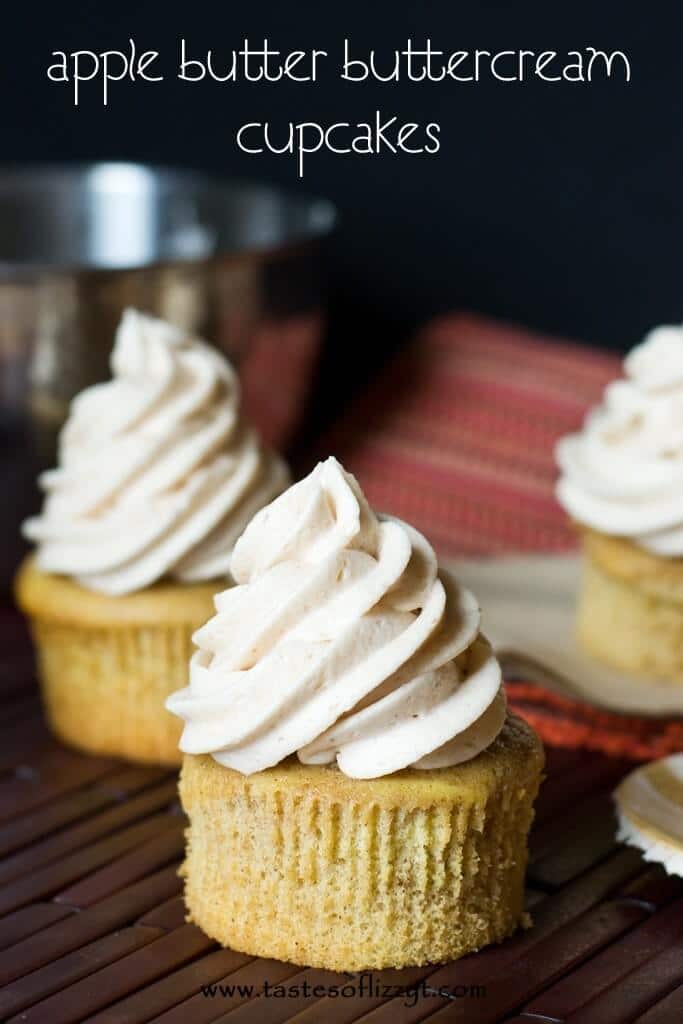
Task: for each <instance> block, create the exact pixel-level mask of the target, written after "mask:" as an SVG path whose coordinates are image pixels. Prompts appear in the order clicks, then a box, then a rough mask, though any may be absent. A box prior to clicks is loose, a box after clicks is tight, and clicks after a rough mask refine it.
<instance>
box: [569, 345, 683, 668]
mask: <svg viewBox="0 0 683 1024" xmlns="http://www.w3.org/2000/svg"><path fill="white" fill-rule="evenodd" d="M624 371H625V378H624V379H623V380H618V381H615V382H613V383H612V384H610V385H609V386H608V387H607V389H606V390H605V395H604V399H603V402H602V404H601V405H600V406H599V407H598V408H596V409H594V410H592V411H591V412H590V413H589V415H588V417H587V419H586V421H585V424H584V426H583V429H582V431H581V432H580V433H578V434H572V435H570V436H569V437H565V438H564V439H563V440H562V441H560V443H559V445H558V447H557V460H558V463H559V466H560V470H561V476H560V479H559V483H558V486H557V497H558V500H559V501H560V503H561V504H562V505H563V507H564V508H565V510H566V511H567V512H568V513H569V515H570V516H571V518H572V519H573V520H574V521H575V523H576V525H577V527H578V529H579V530H580V532H581V535H582V538H583V548H584V554H585V558H584V570H583V579H582V586H581V591H580V594H579V604H578V627H577V628H578V640H579V643H580V645H581V647H582V648H583V649H584V651H586V653H588V654H590V655H592V656H593V657H595V658H597V659H598V660H599V661H602V662H603V663H605V664H607V665H610V666H611V667H613V668H616V669H619V670H621V671H623V672H626V673H633V674H635V675H641V676H642V675H647V676H649V677H650V678H654V679H656V680H660V681H661V682H663V683H668V684H670V685H672V686H676V685H683V327H657V328H656V329H655V330H653V331H651V332H650V334H648V335H647V337H646V338H645V340H644V341H643V342H642V343H641V344H640V345H638V346H637V347H636V348H634V349H633V350H632V351H631V353H630V354H629V355H628V356H627V357H626V359H625V360H624Z"/></svg>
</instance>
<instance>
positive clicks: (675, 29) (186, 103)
mask: <svg viewBox="0 0 683 1024" xmlns="http://www.w3.org/2000/svg"><path fill="white" fill-rule="evenodd" d="M676 6H677V5H675V4H673V3H666V4H657V3H655V4H652V3H649V4H646V3H638V4H636V3H633V4H624V3H613V2H604V0H603V2H601V3H591V4H582V3H571V4H568V3H562V4H557V3H548V2H545V3H536V2H534V3H510V2H508V3H505V4H495V3H473V2H470V3H469V4H467V5H465V4H464V3H457V2H448V0H443V2H439V3H430V2H422V3H418V2H413V3H409V2H406V0H397V2H396V3H384V2H382V3H377V2H371V0H366V2H364V3H357V2H350V3H344V4H339V3H337V4H327V5H326V4H322V3H320V4H316V3H311V2H296V3H295V2H293V0H290V2H289V3H285V2H280V3H277V2H271V3H264V2H259V0H251V2H250V0H245V2H243V3H241V4H235V3H221V4H217V3H212V4H204V3H198V2H192V3H190V2H187V0H184V2H183V3H178V2H173V0H167V2H165V3H158V2H155V3H149V2H138V3H135V4H131V3H127V2H126V0H118V2H117V3H112V4H104V3H93V2H90V3H86V2H80V3H73V2H72V3H60V4H51V5H49V6H48V5H39V6H36V5H28V4H27V5H24V7H23V9H22V8H21V7H20V5H17V4H14V5H12V13H11V15H10V13H9V11H8V10H5V13H4V16H3V21H4V25H3V45H2V53H1V58H0V59H1V75H2V78H1V79H0V87H1V88H2V90H3V104H2V109H3V118H2V131H1V132H0V147H1V150H2V152H1V153H0V156H1V157H2V159H3V160H11V161H17V160H29V159H30V160H46V159H51V160H55V159H60V160H61V159H69V160H71V159H89V158H119V159H140V160H149V161H159V162H163V163H169V164H176V165H188V166H196V167H200V168H204V169H208V170H210V171H215V172H219V173H221V174H225V175H236V176H240V177H251V178H262V179H265V180H267V181H270V182H275V183H280V184H282V185H286V186H289V187H292V188H296V189H304V190H306V191H312V192H315V193H318V194H321V195H326V196H329V197H330V198H332V199H333V200H334V201H335V202H336V203H337V204H338V206H339V209H340V212H341V216H342V222H341V228H340V231H339V234H338V236H337V239H336V242H335V246H334V251H333V260H332V313H333V318H332V322H333V332H332V346H331V351H332V352H333V355H332V357H331V358H332V359H333V361H335V360H336V361H337V362H338V363H339V364H340V365H341V363H342V362H343V358H344V356H343V354H344V352H348V351H350V350H351V349H352V348H354V347H355V343H357V342H358V341H361V342H363V343H364V344H365V347H366V351H367V352H368V354H369V355H376V356H377V357H378V358H379V357H380V356H381V355H382V354H383V353H384V352H385V351H386V350H387V349H388V348H390V347H392V346H393V345H394V344H396V343H398V342H399V341H400V340H401V339H402V338H403V337H405V336H406V335H407V334H408V333H409V332H410V331H411V330H412V328H413V327H414V325H415V324H417V323H418V322H421V321H423V320H424V319H425V318H426V317H427V316H429V315H430V314H433V313H437V312H440V311H444V310H450V309H454V308H466V309H475V310H481V311H485V312H488V313H491V314H493V315H495V316H497V317H501V318H505V319H510V320H514V321H517V322H520V323H524V324H527V325H530V326H533V327H538V328H541V329H543V330H545V331H549V332H552V333H557V334H561V335H565V336H569V337H574V338H577V339H579V340H582V341H585V342H589V343H593V344H601V345H609V346H618V347H627V346H629V345H631V344H633V343H634V342H635V341H637V340H638V339H639V338H640V337H641V336H642V334H643V333H644V331H645V330H646V329H647V328H648V327H649V326H650V325H652V324H653V323H655V322H661V321H672V320H681V319H683V298H682V290H681V258H680V254H681V250H682V248H683V192H682V187H681V186H682V181H681V170H682V164H683V144H682V141H681V128H680V124H681V109H680V107H681V103H680V99H681V81H680V78H681V68H680V57H679V54H680V47H681V34H680V26H679V23H678V22H679V19H678V18H676V17H675V16H674V12H675V9H676ZM129 35H132V36H134V37H135V40H136V43H137V44H138V48H139V49H145V48H150V49H157V50H159V51H161V54H162V62H161V67H162V69H163V70H164V71H165V72H166V73H167V76H168V77H167V80H166V81H164V82H163V83H161V84H158V85H150V86H144V85H142V86H131V85H125V84H123V83H121V84H119V85H118V86H114V88H113V91H112V94H111V99H110V105H109V106H108V108H106V109H105V108H103V106H102V104H101V96H100V94H99V91H98V90H96V89H95V88H92V89H87V87H86V89H85V90H84V93H83V100H82V103H81V106H80V107H79V108H78V109H75V108H74V107H73V105H72V97H71V93H70V91H69V89H68V87H66V86H56V85H52V84H50V83H49V82H48V80H47V77H46V73H45V72H46V68H47V66H48V64H49V63H51V58H50V53H51V51H52V50H54V49H63V50H73V49H78V48H87V49H93V50H100V49H106V48H108V47H111V48H117V49H118V48H124V47H125V43H126V40H127V38H128V36H129ZM245 35H246V36H248V37H249V38H250V40H251V41H253V42H256V41H257V40H262V39H263V37H264V35H267V36H268V38H269V40H270V42H271V43H272V45H276V46H279V47H280V48H281V49H283V50H284V49H289V48H302V49H307V48H309V47H313V46H317V47H320V48H323V49H327V50H328V51H330V54H331V58H330V59H329V61H328V62H326V67H327V71H326V72H325V73H324V74H323V78H322V81H320V82H319V83H317V84H316V85H294V84H289V83H285V84H279V85H277V86H274V85H268V84H266V85H254V84H250V85H246V86H245V85H241V86H235V85H224V86H221V85H217V84H215V83H202V84H199V85H194V86H190V85H188V84H182V83H178V82H176V81H174V80H173V75H174V69H175V62H176V55H177V53H178V51H179V39H180V37H181V36H185V37H186V39H187V40H188V43H189V46H190V48H192V49H195V50H197V51H198V53H199V52H202V51H204V52H205V51H206V49H208V48H209V47H212V48H213V49H214V50H215V51H216V53H217V54H220V52H221V50H222V49H223V50H227V49H230V48H231V47H233V46H235V47H239V45H240V44H241V42H242V40H243V38H244V36H245ZM344 36H347V37H349V38H350V40H351V42H352V44H353V45H354V46H355V47H356V48H357V49H358V50H359V51H362V50H367V49H369V48H370V47H375V48H376V49H377V50H381V51H391V50H392V49H393V48H394V47H398V48H402V47H403V46H404V45H405V42H406V39H407V38H408V37H409V36H411V37H412V38H413V40H414V41H415V43H418V42H423V41H424V39H425V37H426V36H430V37H431V39H432V42H433V44H434V45H435V46H439V47H441V48H443V49H445V50H448V51H450V50H457V49H474V48H476V47H479V48H486V49H490V50H494V51H495V50H498V49H505V48H515V49H516V48H520V47H525V48H529V49H535V50H543V49H556V50H558V51H566V50H568V49H582V50H583V49H584V48H585V47H586V46H595V47H597V48H600V49H606V50H614V49H622V50H624V51H625V52H626V53H627V54H628V56H629V59H630V62H631V68H632V81H631V83H630V84H625V83H624V81H623V76H622V75H621V74H619V75H617V76H616V77H615V79H614V80H612V81H598V82H596V83H594V84H593V85H590V86H588V85H570V84H561V85H560V84H558V85H550V84H547V83H543V82H541V81H532V82H527V83H525V84H508V85H505V84H502V83H497V82H493V83H492V82H486V81H483V82H480V83H479V84H476V85H474V84H470V85H459V84H457V83H452V82H447V83H443V84H429V83H427V84H421V85H416V84H411V83H405V84H404V83H401V84H400V85H395V84H394V85H372V84H364V85H353V86H352V85H349V84H345V83H343V82H340V81H339V80H338V79H337V78H336V76H335V74H334V73H333V69H334V67H335V65H336V61H333V60H332V56H336V55H338V54H341V45H342V40H343V38H344ZM376 109H380V110H381V111H382V113H383V114H386V116H391V115H393V114H396V115H398V118H399V120H400V121H409V120H413V119H414V120H416V121H419V122H428V121H432V120H433V121H438V122H440V123H441V126H442V131H441V143H442V148H441V151H440V153H439V154H438V155H436V156H434V157H428V156H420V157H416V156H413V157H411V156H401V155H399V156H392V155H385V156H382V157H379V156H373V157H359V156H354V157H341V156H334V155H331V154H323V153H319V154H316V155H315V156H312V157H309V158H308V162H307V170H306V176H305V178H304V181H303V182H300V181H299V180H298V178H297V169H296V161H295V159H294V158H292V157H290V156H268V155H264V156H263V157H258V158H257V157H249V156H246V155H244V154H242V153H240V152H239V150H238V149H237V148H236V146H235V144H234V135H235V131H236V129H237V128H238V126H239V125H240V124H242V123H243V122H245V121H247V120H251V119H256V120H270V121H275V122H278V123H285V122H287V121H289V120H290V119H291V120H294V121H299V120H306V119H311V120H317V121H320V122H322V123H325V122H330V121H333V120H337V119H339V118H343V119H345V120H350V121H357V120H366V119H368V120H371V119H372V117H373V116H374V111H375V110H376ZM328 358H329V357H328Z"/></svg>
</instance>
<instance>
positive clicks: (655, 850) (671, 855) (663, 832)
mask: <svg viewBox="0 0 683 1024" xmlns="http://www.w3.org/2000/svg"><path fill="white" fill-rule="evenodd" d="M614 798H615V801H616V805H617V816H618V820H619V829H618V832H617V839H620V840H621V841H622V842H624V843H628V844H629V845H631V846H637V847H638V848H639V849H640V850H642V851H643V857H644V859H645V860H649V861H656V862H657V863H659V864H662V865H663V866H664V867H665V868H666V870H667V871H668V872H669V874H671V875H681V877H683V754H672V755H670V756H669V757H664V758H662V759H661V760H660V761H653V762H651V763H650V764H647V765H643V766H641V767H640V768H637V769H636V770H635V771H633V772H631V774H630V775H627V776H626V778H625V779H624V781H623V782H622V783H621V785H620V786H619V788H618V789H617V791H616V793H615V794H614Z"/></svg>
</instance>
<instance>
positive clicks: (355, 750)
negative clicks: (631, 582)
mask: <svg viewBox="0 0 683 1024" xmlns="http://www.w3.org/2000/svg"><path fill="white" fill-rule="evenodd" d="M231 568H232V574H233V576H234V578H235V580H236V582H237V584H238V585H237V586H235V587H233V588H232V589H230V590H226V591H225V592H223V593H222V594H219V595H217V597H216V598H215V604H216V615H215V616H214V617H213V618H212V619H211V620H210V621H209V622H208V623H207V624H206V625H205V626H204V627H202V629H200V630H199V631H198V632H197V633H196V634H195V637H194V640H195V643H196V644H197V646H198V650H197V651H196V652H195V654H194V656H193V658H192V661H191V665H190V682H189V686H188V687H187V688H186V689H184V690H181V691H179V692H178V693H175V694H173V695H172V696H171V697H170V698H169V700H168V702H167V707H168V708H169V710H171V711H172V712H174V713H175V714H176V715H179V716H180V717H181V718H182V719H184V721H185V728H184V731H183V734H182V739H181V742H180V746H181V749H182V750H184V751H186V752H188V753H193V754H200V753H211V754H212V755H213V757H214V758H215V759H216V760H217V761H219V762H220V763H221V764H223V765H226V766H228V767H230V768H234V769H236V770H238V771H240V772H243V773H245V774H249V773H251V772H256V771H260V770H261V769H264V768H268V767H270V766H272V765H275V764H277V763H278V762H280V761H282V760H283V759H284V758H286V757H287V756H288V755H290V754H292V753H294V752H295V751H297V752H298V755H299V758H300V760H301V761H303V762H304V763H306V764H328V763H333V762H334V761H335V759H336V761H337V763H338V765H339V768H340V769H341V770H342V771H343V772H345V774H347V775H349V776H352V777H354V778H374V777H376V776H380V775H386V774H388V773H390V772H394V771H397V770H398V769H401V768H405V767H406V766H408V765H413V766H415V767H417V768H438V767H445V766H448V765H454V764H458V763H459V762H461V761H466V760H469V759H470V758H472V757H475V756H476V755H477V754H478V753H479V752H480V751H482V750H483V749H484V748H485V747H487V746H488V745H489V744H490V743H492V742H493V740H494V739H495V737H496V736H497V734H498V732H499V731H500V729H501V728H502V725H503V722H504V720H505V697H504V691H503V688H502V683H501V671H500V666H499V665H498V662H497V661H496V658H495V657H494V655H493V652H492V650H491V647H490V645H489V643H488V642H487V641H486V640H485V639H484V637H483V636H482V635H481V633H480V632H479V618H480V615H479V608H478V605H477V602H476V600H475V598H474V597H473V596H472V594H470V593H469V591H467V590H465V589H464V588H463V587H461V586H460V585H459V584H458V583H457V581H456V580H455V579H454V578H453V577H452V576H450V575H449V574H448V573H446V572H444V571H439V570H438V566H437V561H436V557H435V555H434V552H433V550H432V548H431V547H430V545H429V544H428V543H427V541H426V540H425V538H424V537H423V536H422V535H421V534H420V533H418V532H417V531H416V530H414V529H413V528H412V527H410V526H408V525H407V524H406V523H403V522H401V521H400V520H397V519H392V518H389V517H387V516H377V515H375V514H374V513H373V511H372V510H371V509H370V507H369V506H368V504H367V502H366V500H365V498H364V496H363V494H362V492H361V490H360V488H359V486H358V484H357V482H356V480H355V479H354V478H353V477H352V476H351V475H350V474H349V473H346V472H345V470H344V469H343V468H342V466H340V464H339V463H338V462H337V461H336V460H335V459H328V460H327V461H326V462H322V463H320V464H319V465H318V466H317V467H316V468H315V469H314V471H313V472H312V473H311V474H310V475H309V476H308V477H306V479H304V480H302V481H301V482H300V483H298V484H295V485H294V486H292V487H290V488H289V490H288V491H286V492H285V493H284V494H283V495H281V496H280V497H279V498H277V499H276V500H275V501H274V502H273V503H272V504H271V505H269V506H268V507H266V508H264V509H262V510H261V511H260V512H259V513H258V514H257V515H256V517H255V518H254V519H253V521H252V522H251V523H250V524H249V526H248V527H247V529H246V531H245V532H244V534H243V535H242V537H241V538H240V539H239V540H238V542H237V544H236V545H235V550H234V553H233V556H232V564H231Z"/></svg>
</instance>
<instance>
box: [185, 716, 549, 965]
mask: <svg viewBox="0 0 683 1024" xmlns="http://www.w3.org/2000/svg"><path fill="white" fill-rule="evenodd" d="M542 767H543V753H542V748H541V744H540V741H539V739H538V737H537V736H536V734H535V733H534V732H533V730H532V729H531V728H530V727H529V726H527V725H526V724H525V723H523V722H522V721H521V720H520V719H517V718H514V717H512V716H510V717H509V718H508V720H507V722H506V725H505V727H504V729H503V731H502V732H501V734H500V736H499V737H498V738H497V739H496V741H495V742H494V743H493V744H492V746H491V747H490V748H489V749H488V750H486V751H484V752H483V753H482V754H480V755H479V756H478V757H477V758H475V759H474V760H472V761H469V762H467V763H465V764H462V765H458V766H456V767H453V768H445V769H438V770H433V771H418V770H416V769H406V770H405V771H402V772H398V773H396V774H394V775H390V776H385V777H383V778H380V779H372V780H357V779H350V778H347V777H346V776H345V775H343V774H342V773H341V772H339V771H338V770H337V769H336V768H333V767H328V766H311V765H302V764H300V763H299V762H298V761H297V760H295V759H290V760H289V761H287V762H284V763H283V764H281V765H278V766H277V767H276V768H271V769H268V770H267V771H263V772H258V773H256V774H255V775H252V776H242V775H240V774H239V773H238V772H235V771H232V770H230V769H227V768H223V767H221V766H220V765H219V764H217V763H216V762H215V761H214V760H213V759H212V758H211V757H209V756H199V757H198V756H191V755H188V756H186V757H185V759H184V762H183V770H182V774H181V782H180V794H181V799H182V803H183V807H184V808H185V811H186V812H187V814H188V816H189V819H190V826H189V829H188V832H187V856H186V860H185V864H184V867H183V874H184V876H185V901H186V905H187V908H188V912H189V917H190V919H191V920H192V921H194V922H195V923H196V924H197V925H199V927H201V928H202V929H203V930H204V931H205V932H206V933H207V934H208V935H209V936H211V937H212V938H214V939H217V940H218V941H219V942H220V943H222V944H223V945H225V946H229V947H231V948H232V949H235V950H238V951H240V952H244V953H248V954H251V955H254V956H262V957H272V958H275V959H280V960H288V961H291V962H292V963H295V964H301V965H304V966H312V967H322V968H328V969H331V970H337V971H356V970H365V969H379V968H383V967H403V966H406V965H409V964H412V965H419V964H425V963H433V962H440V961H445V960H452V959H454V958H456V957H459V956H462V955H463V954H465V953H469V952H472V951H474V950H477V949H479V948H480V947H482V946H485V945H487V944H488V943H491V942H498V941H500V940H501V939H503V938H505V937H506V936H507V935H509V934H510V933H511V932H513V931H514V930H515V928H517V926H518V925H519V924H520V923H521V922H522V921H523V917H524V915H523V908H522V904H523V890H524V872H525V867H526V862H527V845H526V844H527V833H528V831H529V827H530V825H531V820H532V817H533V801H534V799H535V797H536V793H537V791H538V786H539V782H540V779H541V772H542Z"/></svg>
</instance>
